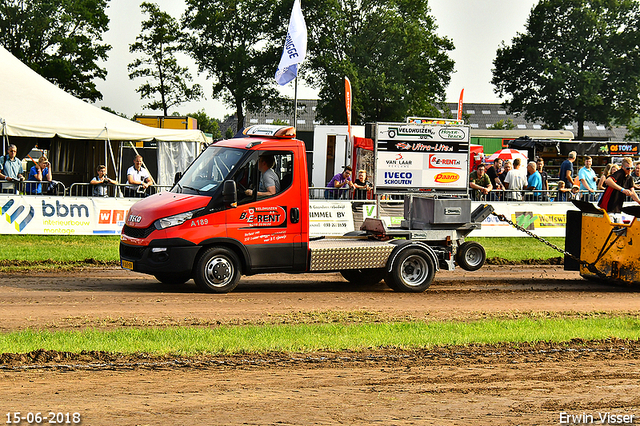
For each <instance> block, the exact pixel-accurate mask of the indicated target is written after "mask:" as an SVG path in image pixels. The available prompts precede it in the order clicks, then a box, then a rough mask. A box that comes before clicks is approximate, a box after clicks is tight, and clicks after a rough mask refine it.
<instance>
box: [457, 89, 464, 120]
mask: <svg viewBox="0 0 640 426" xmlns="http://www.w3.org/2000/svg"><path fill="white" fill-rule="evenodd" d="M462 95H464V89H462V90H461V91H460V99H459V100H458V120H462Z"/></svg>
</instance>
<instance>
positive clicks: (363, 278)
mask: <svg viewBox="0 0 640 426" xmlns="http://www.w3.org/2000/svg"><path fill="white" fill-rule="evenodd" d="M340 274H341V275H342V276H343V277H344V279H345V280H347V281H349V282H350V283H351V284H357V285H373V284H378V283H379V282H380V281H382V280H383V279H384V276H385V270H384V269H383V268H378V269H344V270H342V271H340Z"/></svg>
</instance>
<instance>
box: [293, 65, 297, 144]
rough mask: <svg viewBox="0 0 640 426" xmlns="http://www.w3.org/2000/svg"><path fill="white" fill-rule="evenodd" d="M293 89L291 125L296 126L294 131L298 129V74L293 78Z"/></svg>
mask: <svg viewBox="0 0 640 426" xmlns="http://www.w3.org/2000/svg"><path fill="white" fill-rule="evenodd" d="M293 86H294V87H295V89H294V92H293V93H294V95H293V96H294V98H293V99H294V101H293V127H295V128H296V133H297V129H298V76H296V78H295V82H294V83H293Z"/></svg>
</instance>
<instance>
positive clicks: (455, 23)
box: [97, 0, 537, 119]
mask: <svg viewBox="0 0 640 426" xmlns="http://www.w3.org/2000/svg"><path fill="white" fill-rule="evenodd" d="M149 1H152V2H154V3H156V4H158V6H159V7H160V10H162V11H165V12H167V13H169V14H171V15H172V16H173V17H174V18H176V19H179V18H180V16H181V15H182V13H183V10H184V1H183V0H155V1H154V0H149ZM267 1H269V0H267ZM141 2H142V1H141V0H111V2H110V3H109V8H108V9H107V14H108V15H109V18H110V20H111V21H110V23H109V27H110V28H111V29H110V30H109V31H108V32H107V33H106V34H105V36H104V41H105V42H106V43H108V44H110V45H111V46H112V49H111V50H110V51H109V59H108V61H107V62H106V64H104V66H105V67H106V69H107V72H108V74H107V79H106V81H103V80H98V81H97V86H98V90H100V91H101V92H102V94H103V96H104V98H103V100H102V101H101V102H98V103H97V105H98V106H102V105H106V106H109V107H110V108H113V109H114V110H115V111H118V112H121V113H124V114H126V115H127V116H133V115H134V114H136V113H137V114H150V115H152V114H158V112H157V111H151V110H143V109H142V105H143V104H144V103H145V102H143V101H142V100H141V99H140V95H139V94H138V93H137V92H136V88H137V87H139V86H140V85H141V84H142V82H143V80H142V79H135V80H129V77H128V74H129V73H128V71H127V65H128V64H129V63H131V62H133V59H134V58H133V56H132V55H131V54H130V53H129V45H130V44H132V43H133V42H134V41H135V38H136V36H138V35H139V34H140V23H141V22H142V20H143V16H142V14H141V13H140V6H139V5H140V3H141ZM536 3H537V0H517V1H515V0H429V5H430V7H431V13H432V15H433V16H434V17H435V20H436V24H437V25H438V34H439V35H442V36H447V37H449V38H451V39H452V40H453V43H454V45H455V50H454V51H452V52H450V56H451V58H452V59H453V60H454V61H455V73H454V74H453V75H452V78H451V83H450V85H449V87H448V89H447V101H448V102H457V101H458V96H459V95H460V90H461V89H462V88H464V101H465V102H495V103H499V102H501V100H500V99H499V98H498V97H497V96H496V95H495V94H494V93H493V86H492V85H491V69H492V68H493V59H494V58H495V54H496V50H497V48H498V46H499V45H500V43H501V42H502V41H503V40H504V41H505V42H506V43H507V44H510V42H511V39H512V38H513V37H514V36H515V35H516V34H517V33H519V32H523V31H524V26H525V23H526V20H527V17H528V16H529V12H530V11H531V8H532V7H533V6H534V5H535V4H536ZM302 11H303V13H304V0H302ZM288 19H289V16H286V17H285V18H284V21H285V22H283V25H287V24H288ZM180 58H182V59H180ZM180 58H179V62H180V63H181V64H185V65H188V66H190V67H191V73H192V75H193V77H194V80H195V81H197V82H198V83H200V84H201V85H202V86H203V87H204V91H205V94H206V99H205V100H201V101H198V102H190V103H186V104H182V105H180V106H178V107H177V108H174V109H173V110H170V112H169V113H171V112H173V111H175V110H177V111H178V112H180V113H181V114H187V113H191V112H195V111H198V110H200V109H204V110H205V112H206V113H207V114H208V115H209V116H211V117H215V118H219V119H222V118H223V117H224V115H225V114H231V113H233V112H234V111H232V110H231V109H230V108H228V107H226V106H224V105H223V104H222V102H220V101H216V100H213V99H212V97H211V82H210V80H207V79H206V78H205V76H204V75H198V74H197V68H196V65H195V62H193V61H192V60H190V59H189V58H187V57H184V56H181V57H180ZM303 66H304V64H303ZM274 72H275V70H274ZM282 92H283V93H284V94H285V95H287V96H290V97H291V98H293V95H294V90H293V83H289V84H288V85H287V86H284V88H283V90H282ZM315 97H316V91H315V90H314V89H311V88H308V87H305V86H304V84H303V82H302V84H300V83H299V85H298V98H300V99H305V98H315Z"/></svg>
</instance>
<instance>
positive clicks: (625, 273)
mask: <svg viewBox="0 0 640 426" xmlns="http://www.w3.org/2000/svg"><path fill="white" fill-rule="evenodd" d="M573 204H574V205H575V206H576V207H578V208H579V209H580V211H574V210H570V211H568V212H567V227H566V238H565V251H566V252H568V253H570V254H571V255H573V256H567V255H565V262H564V264H565V266H564V269H565V270H569V271H580V275H581V276H582V277H584V278H587V279H593V280H598V281H604V282H609V283H612V284H619V285H627V286H633V287H638V286H640V206H630V207H624V208H623V209H622V211H623V212H624V213H625V214H626V215H630V216H631V218H630V219H629V220H625V221H623V223H615V222H613V221H612V219H611V217H610V216H609V215H608V214H607V212H606V211H604V210H602V209H599V208H597V207H595V206H594V205H593V204H591V203H586V202H582V201H574V202H573ZM578 259H579V260H578Z"/></svg>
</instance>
